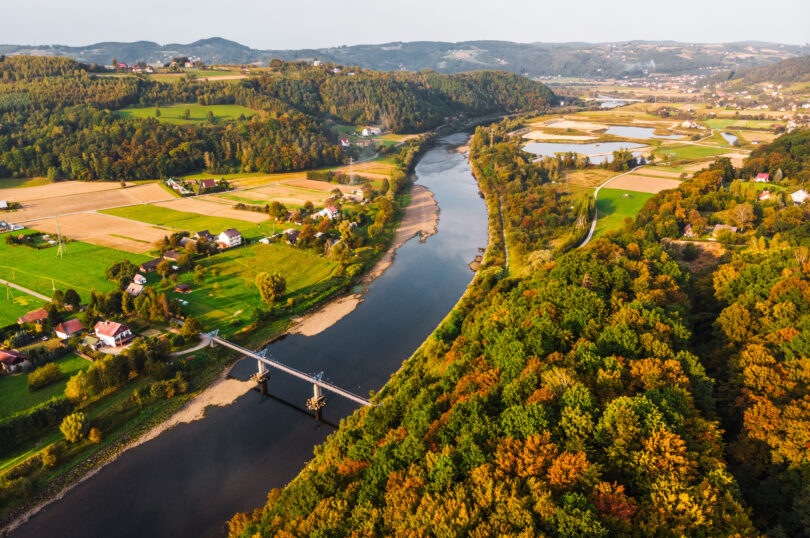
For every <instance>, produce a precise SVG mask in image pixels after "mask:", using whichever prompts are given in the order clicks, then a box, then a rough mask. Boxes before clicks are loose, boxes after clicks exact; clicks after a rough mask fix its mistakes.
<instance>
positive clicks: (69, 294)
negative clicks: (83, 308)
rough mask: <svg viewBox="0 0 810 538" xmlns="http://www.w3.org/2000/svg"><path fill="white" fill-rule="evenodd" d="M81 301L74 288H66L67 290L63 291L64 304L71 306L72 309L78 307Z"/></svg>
mask: <svg viewBox="0 0 810 538" xmlns="http://www.w3.org/2000/svg"><path fill="white" fill-rule="evenodd" d="M81 301H82V300H81V298H80V297H79V294H78V293H76V290H74V289H73V288H68V289H67V291H65V304H67V305H70V306H71V307H73V310H76V309H77V308H79V305H80V304H81Z"/></svg>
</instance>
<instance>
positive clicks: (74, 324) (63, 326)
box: [56, 318, 84, 336]
mask: <svg viewBox="0 0 810 538" xmlns="http://www.w3.org/2000/svg"><path fill="white" fill-rule="evenodd" d="M83 330H84V325H82V322H81V321H79V320H78V319H76V318H73V319H69V320H67V321H64V322H62V323H60V324H59V325H57V326H56V332H58V333H64V334H67V335H68V336H69V335H71V334H75V333H77V332H80V331H83Z"/></svg>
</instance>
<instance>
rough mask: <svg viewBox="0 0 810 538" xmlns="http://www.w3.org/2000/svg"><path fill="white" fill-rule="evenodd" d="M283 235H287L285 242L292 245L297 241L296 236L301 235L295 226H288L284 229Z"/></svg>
mask: <svg viewBox="0 0 810 538" xmlns="http://www.w3.org/2000/svg"><path fill="white" fill-rule="evenodd" d="M284 235H286V236H287V243H289V244H291V245H294V244H296V243H297V242H298V236H299V235H301V232H300V231H298V230H296V229H295V228H290V229H289V230H284Z"/></svg>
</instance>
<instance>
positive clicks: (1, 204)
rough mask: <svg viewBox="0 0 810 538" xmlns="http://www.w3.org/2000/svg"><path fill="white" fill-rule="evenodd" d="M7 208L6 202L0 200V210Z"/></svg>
mask: <svg viewBox="0 0 810 538" xmlns="http://www.w3.org/2000/svg"><path fill="white" fill-rule="evenodd" d="M7 209H8V202H6V201H5V200H0V211H5V210H7Z"/></svg>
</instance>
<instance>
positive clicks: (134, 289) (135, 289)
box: [127, 282, 143, 297]
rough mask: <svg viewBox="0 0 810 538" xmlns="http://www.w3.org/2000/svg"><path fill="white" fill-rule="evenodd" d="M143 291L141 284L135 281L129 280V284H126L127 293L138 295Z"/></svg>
mask: <svg viewBox="0 0 810 538" xmlns="http://www.w3.org/2000/svg"><path fill="white" fill-rule="evenodd" d="M141 292H143V284H138V283H137V282H130V283H129V286H127V293H128V294H130V295H132V296H133V297H137V296H138V295H140V294H141Z"/></svg>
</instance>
